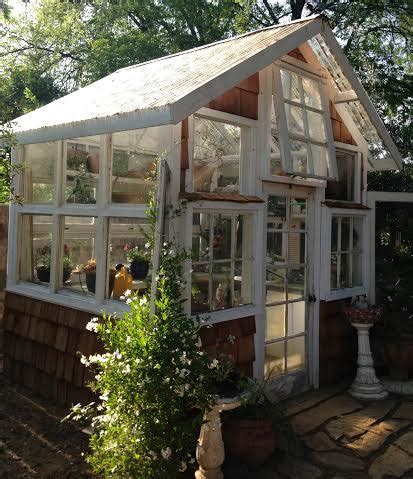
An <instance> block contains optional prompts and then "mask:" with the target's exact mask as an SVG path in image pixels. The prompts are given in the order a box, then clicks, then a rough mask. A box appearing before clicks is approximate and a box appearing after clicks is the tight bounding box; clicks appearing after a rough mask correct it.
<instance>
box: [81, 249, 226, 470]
mask: <svg viewBox="0 0 413 479" xmlns="http://www.w3.org/2000/svg"><path fill="white" fill-rule="evenodd" d="M186 258H187V255H186V253H185V252H183V251H176V250H175V249H173V246H172V245H171V244H164V247H163V249H162V253H161V262H160V263H161V267H160V270H159V278H158V282H157V288H158V289H157V296H156V314H154V315H152V314H151V313H150V305H149V298H148V297H147V296H143V297H139V296H137V295H135V296H132V295H130V294H129V292H127V293H126V294H127V296H128V303H129V304H130V312H126V313H124V314H123V316H122V317H120V318H113V317H110V316H106V315H104V316H103V321H101V322H100V321H99V320H98V318H94V319H92V320H91V322H90V323H89V324H88V325H87V329H89V330H91V331H94V332H96V333H97V334H98V336H99V338H100V340H101V341H102V342H103V345H104V348H105V353H104V354H95V355H92V356H90V357H82V359H81V361H82V362H83V363H84V364H86V365H87V366H90V367H92V368H94V369H95V371H96V380H95V382H94V384H93V385H92V388H93V389H94V390H95V391H96V392H98V394H99V396H100V401H101V402H100V403H99V404H93V403H92V404H89V405H88V406H86V407H82V406H80V405H77V406H75V407H74V408H73V411H72V417H74V418H75V419H78V418H80V417H89V418H91V420H92V426H93V431H94V432H93V435H92V437H91V441H90V447H91V452H90V454H89V456H88V462H89V463H90V464H91V465H92V467H93V469H94V470H95V472H96V473H98V474H100V475H101V476H103V477H110V478H122V479H123V478H128V477H133V478H135V479H138V478H142V479H149V478H157V479H158V478H159V479H161V478H168V479H170V478H173V477H175V476H178V477H179V476H182V474H181V473H182V472H185V471H186V470H189V469H191V467H194V465H195V447H196V440H197V437H198V435H199V428H200V425H201V422H202V415H203V412H204V410H205V409H206V408H208V407H209V406H210V404H211V402H212V398H213V396H212V393H211V391H212V390H213V388H212V386H211V384H212V379H213V377H214V373H215V371H216V369H217V368H216V366H217V364H218V363H217V361H215V362H211V361H210V360H209V359H208V357H207V355H206V354H205V353H204V352H203V351H202V350H201V342H200V338H199V329H200V325H199V324H197V323H195V322H194V321H193V319H191V318H190V317H188V316H186V315H185V314H184V312H183V300H182V299H181V298H182V295H181V288H182V286H183V282H182V278H183V264H184V261H185V259H186Z"/></svg>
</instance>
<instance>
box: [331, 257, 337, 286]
mask: <svg viewBox="0 0 413 479" xmlns="http://www.w3.org/2000/svg"><path fill="white" fill-rule="evenodd" d="M337 265H338V255H337V254H334V253H333V254H332V255H331V267H330V270H331V275H330V285H331V289H337V288H338V285H337V273H338V269H337Z"/></svg>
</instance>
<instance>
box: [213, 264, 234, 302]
mask: <svg viewBox="0 0 413 479" xmlns="http://www.w3.org/2000/svg"><path fill="white" fill-rule="evenodd" d="M227 308H232V293H231V263H230V262H229V261H228V262H224V263H215V264H214V265H213V266H212V309H213V310H219V309H227Z"/></svg>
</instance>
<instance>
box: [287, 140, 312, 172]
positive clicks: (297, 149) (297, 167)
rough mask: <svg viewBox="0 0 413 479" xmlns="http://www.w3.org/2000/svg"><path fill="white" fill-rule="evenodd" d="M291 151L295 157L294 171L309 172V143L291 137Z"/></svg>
mask: <svg viewBox="0 0 413 479" xmlns="http://www.w3.org/2000/svg"><path fill="white" fill-rule="evenodd" d="M290 151H291V156H292V158H293V171H294V172H296V173H308V169H307V168H308V167H307V165H308V152H307V143H304V142H303V141H298V140H291V139H290Z"/></svg>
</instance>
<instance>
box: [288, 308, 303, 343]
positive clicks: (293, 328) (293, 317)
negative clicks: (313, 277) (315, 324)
mask: <svg viewBox="0 0 413 479" xmlns="http://www.w3.org/2000/svg"><path fill="white" fill-rule="evenodd" d="M287 317H288V336H294V335H295V334H300V333H304V332H305V301H299V302H297V303H289V304H288V315H287Z"/></svg>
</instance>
